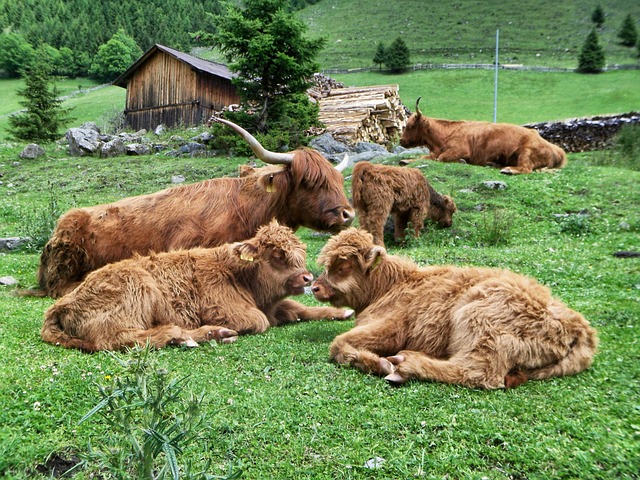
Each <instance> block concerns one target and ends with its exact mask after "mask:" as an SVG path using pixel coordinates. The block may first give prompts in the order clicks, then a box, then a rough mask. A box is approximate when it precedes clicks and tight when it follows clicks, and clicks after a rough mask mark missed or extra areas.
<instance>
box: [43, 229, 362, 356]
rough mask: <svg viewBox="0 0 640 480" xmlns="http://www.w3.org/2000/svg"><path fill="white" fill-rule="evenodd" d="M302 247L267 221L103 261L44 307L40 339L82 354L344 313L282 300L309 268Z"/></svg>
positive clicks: (233, 334) (227, 335) (219, 336)
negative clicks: (206, 244) (204, 243)
mask: <svg viewBox="0 0 640 480" xmlns="http://www.w3.org/2000/svg"><path fill="white" fill-rule="evenodd" d="M305 248H306V246H305V245H304V244H303V243H301V242H300V241H299V240H298V238H297V237H296V236H295V235H294V234H293V232H292V230H291V229H289V228H287V227H284V226H281V225H279V224H278V223H277V222H276V221H272V222H271V223H270V224H268V225H265V226H263V227H261V228H260V229H259V230H258V232H257V234H256V236H255V237H254V238H252V239H250V240H246V241H244V242H239V243H233V244H227V245H223V246H220V247H216V248H209V249H206V248H197V249H192V250H178V251H171V252H165V253H159V254H157V255H156V254H153V255H151V256H147V257H141V256H137V257H134V258H131V259H127V260H122V261H120V262H117V263H112V264H109V265H106V266H104V267H102V268H101V269H98V270H96V271H94V272H92V273H91V274H89V275H88V276H87V278H86V280H85V281H84V282H83V283H81V284H80V286H78V287H77V288H76V289H75V290H73V291H72V292H71V293H68V294H67V295H65V296H64V297H62V298H60V299H58V301H57V302H56V303H55V304H54V305H53V306H51V307H50V308H49V309H48V310H47V312H46V313H45V320H44V325H43V327H42V332H41V335H42V339H43V340H45V341H46V342H50V343H53V344H58V345H62V346H64V347H67V348H78V349H80V350H84V351H87V352H93V351H97V350H118V349H121V348H123V347H127V346H134V345H144V344H145V343H146V342H147V341H149V342H150V343H151V344H152V345H153V346H154V347H156V348H162V347H164V346H166V345H168V344H178V345H185V346H188V347H195V346H197V345H198V343H199V342H203V341H209V340H218V341H222V342H232V341H234V340H235V339H236V338H237V335H238V334H245V333H258V332H264V331H265V330H266V329H267V328H269V326H272V325H280V324H284V323H290V322H295V321H297V320H312V319H318V318H328V317H339V318H347V317H349V316H350V315H351V314H352V313H353V312H352V311H348V310H341V309H336V308H325V307H306V306H304V305H301V304H299V303H297V302H294V301H293V300H290V299H285V297H286V296H288V295H298V294H301V293H302V292H303V291H304V287H305V285H307V284H308V283H309V282H310V281H311V280H312V279H313V276H312V275H311V274H310V273H309V272H308V271H307V269H306V267H305V262H306V255H305Z"/></svg>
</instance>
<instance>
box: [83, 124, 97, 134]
mask: <svg viewBox="0 0 640 480" xmlns="http://www.w3.org/2000/svg"><path fill="white" fill-rule="evenodd" d="M80 128H81V129H83V130H93V131H94V132H97V133H100V127H98V125H96V124H95V122H85V123H83V124H82V125H80Z"/></svg>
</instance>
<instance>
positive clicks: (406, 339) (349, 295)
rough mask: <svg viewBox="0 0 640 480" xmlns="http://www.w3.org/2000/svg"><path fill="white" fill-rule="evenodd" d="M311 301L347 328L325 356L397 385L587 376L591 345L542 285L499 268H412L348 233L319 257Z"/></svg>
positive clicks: (584, 328)
mask: <svg viewBox="0 0 640 480" xmlns="http://www.w3.org/2000/svg"><path fill="white" fill-rule="evenodd" d="M318 262H319V263H320V264H322V265H324V267H325V269H326V270H325V271H324V273H322V274H321V275H320V277H319V278H318V279H317V280H316V281H315V282H314V284H313V287H312V290H313V291H314V294H315V295H316V298H317V299H318V300H320V301H324V302H331V304H332V305H333V306H346V305H348V306H350V307H351V308H353V309H355V311H356V326H355V328H353V329H352V330H350V331H348V332H346V333H344V334H342V335H339V336H338V337H336V339H335V340H334V341H333V343H332V345H331V349H330V354H331V358H332V359H333V360H335V361H336V362H338V363H342V364H350V365H353V366H354V367H356V368H359V369H360V370H363V371H365V372H368V373H373V374H377V375H381V376H384V377H385V378H386V379H387V380H388V381H389V382H392V383H396V384H401V383H403V382H405V381H407V380H410V379H418V380H433V381H439V382H446V383H454V384H460V385H466V386H469V387H481V388H509V387H513V386H516V385H519V384H520V383H522V382H524V381H526V380H528V379H544V378H548V377H552V376H560V375H571V374H575V373H578V372H581V371H582V370H584V369H586V368H588V367H589V366H590V365H591V363H592V360H593V355H594V352H595V350H596V346H597V343H598V339H597V335H596V331H595V330H594V329H593V328H592V327H591V326H590V325H589V323H588V322H587V321H586V320H585V319H584V317H583V316H582V315H580V314H579V313H577V312H575V311H573V310H571V309H569V308H568V307H567V306H565V305H564V304H563V303H562V302H561V301H559V300H557V299H555V298H553V297H552V296H551V293H550V291H549V289H548V288H547V287H544V286H542V285H540V284H539V283H537V282H536V281H535V280H533V279H531V278H528V277H525V276H522V275H518V274H515V273H513V272H510V271H507V270H498V269H489V268H459V267H454V266H434V267H425V268H420V267H418V266H417V265H415V264H414V263H413V262H411V261H410V260H407V259H403V258H399V257H395V256H391V255H387V254H386V251H385V249H384V248H383V247H380V246H377V245H374V243H373V238H372V237H371V235H370V234H369V233H367V232H365V231H362V230H357V229H354V228H350V229H348V230H345V231H344V232H342V233H340V234H339V235H337V236H334V237H332V238H331V239H330V240H329V241H328V243H327V244H326V245H325V247H324V248H323V249H322V251H321V252H320V255H319V257H318Z"/></svg>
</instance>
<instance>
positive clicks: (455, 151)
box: [400, 98, 567, 175]
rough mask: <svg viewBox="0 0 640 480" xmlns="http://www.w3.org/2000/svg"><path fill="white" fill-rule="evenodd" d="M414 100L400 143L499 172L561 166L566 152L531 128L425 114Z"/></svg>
mask: <svg viewBox="0 0 640 480" xmlns="http://www.w3.org/2000/svg"><path fill="white" fill-rule="evenodd" d="M419 103H420V98H418V101H417V102H416V111H415V113H413V114H412V115H411V117H409V120H408V121H407V126H406V127H405V129H404V132H403V133H402V137H401V138H400V145H402V146H403V147H416V146H420V145H425V146H427V147H428V148H429V150H430V151H431V152H430V155H429V156H430V158H432V159H433V160H438V161H440V162H463V163H470V164H472V165H482V166H493V167H498V168H502V170H500V172H501V173H506V174H511V175H513V174H518V173H531V172H532V171H533V170H538V169H540V168H562V167H564V166H565V165H566V163H567V156H566V154H565V152H564V150H562V148H560V147H558V146H556V145H554V144H552V143H549V142H548V141H546V140H545V139H544V138H542V137H541V136H540V134H539V133H538V132H537V131H536V130H534V129H531V128H525V127H521V126H519V125H512V124H508V123H490V122H468V121H451V120H441V119H437V118H430V117H426V116H424V115H423V114H422V112H421V111H420V108H419V107H418V104H419Z"/></svg>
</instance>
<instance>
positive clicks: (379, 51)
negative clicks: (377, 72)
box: [373, 42, 387, 70]
mask: <svg viewBox="0 0 640 480" xmlns="http://www.w3.org/2000/svg"><path fill="white" fill-rule="evenodd" d="M386 55H387V50H386V49H385V48H384V43H382V42H379V43H378V45H377V46H376V53H375V55H374V56H373V63H375V64H377V65H378V66H379V67H380V69H381V70H382V64H383V63H385V59H386Z"/></svg>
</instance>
